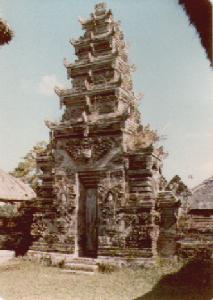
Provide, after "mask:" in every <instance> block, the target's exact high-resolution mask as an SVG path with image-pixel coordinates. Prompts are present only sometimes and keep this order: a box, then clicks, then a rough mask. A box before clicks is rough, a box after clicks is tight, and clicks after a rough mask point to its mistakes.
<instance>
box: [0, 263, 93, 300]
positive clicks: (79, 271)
mask: <svg viewBox="0 0 213 300" xmlns="http://www.w3.org/2000/svg"><path fill="white" fill-rule="evenodd" d="M61 272H62V273H66V274H79V275H94V274H95V272H92V271H82V270H69V269H62V270H61ZM0 300H1V299H0Z"/></svg>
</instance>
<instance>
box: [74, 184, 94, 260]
mask: <svg viewBox="0 0 213 300" xmlns="http://www.w3.org/2000/svg"><path fill="white" fill-rule="evenodd" d="M97 235H98V234H97V189H95V188H86V187H85V186H84V185H83V184H80V197H79V209H78V247H79V249H78V250H79V251H78V253H79V256H82V257H97V244H98V236H97Z"/></svg>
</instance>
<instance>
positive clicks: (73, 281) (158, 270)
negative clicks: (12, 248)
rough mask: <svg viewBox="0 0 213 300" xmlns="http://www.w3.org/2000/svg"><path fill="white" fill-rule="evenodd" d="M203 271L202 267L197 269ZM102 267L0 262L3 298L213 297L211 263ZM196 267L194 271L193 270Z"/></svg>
mask: <svg viewBox="0 0 213 300" xmlns="http://www.w3.org/2000/svg"><path fill="white" fill-rule="evenodd" d="M198 270H199V271H198ZM109 271H110V270H107V269H105V270H103V272H102V273H94V274H93V275H91V276H89V275H84V274H70V273H65V272H64V271H63V270H62V269H60V268H54V267H48V266H43V265H39V264H35V263H32V262H29V261H26V260H24V259H20V258H19V259H15V260H13V261H11V262H10V263H8V264H5V265H1V266H0V291H1V294H0V297H1V298H2V299H4V300H16V299H17V300H52V299H57V300H62V299H63V300H70V299H72V300H80V299H81V300H84V299H85V300H90V299H93V300H96V299H97V300H105V299H106V300H108V299H111V300H120V299H122V300H133V299H134V300H170V299H173V300H179V299H182V300H192V299H193V300H198V299H199V300H201V299H202V300H210V299H211V295H212V291H213V286H212V284H213V278H212V276H213V275H212V274H213V272H212V271H213V264H212V263H211V262H202V263H201V262H194V263H188V264H185V265H183V264H182V263H181V262H173V263H171V262H170V263H166V262H163V261H159V263H158V266H153V267H151V268H149V269H145V268H137V269H125V268H124V269H121V270H117V271H114V272H109ZM195 271H196V272H195Z"/></svg>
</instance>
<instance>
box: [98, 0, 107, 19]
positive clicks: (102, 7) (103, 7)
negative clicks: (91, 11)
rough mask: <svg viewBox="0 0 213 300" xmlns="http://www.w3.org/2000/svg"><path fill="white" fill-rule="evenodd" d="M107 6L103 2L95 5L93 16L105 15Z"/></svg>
mask: <svg viewBox="0 0 213 300" xmlns="http://www.w3.org/2000/svg"><path fill="white" fill-rule="evenodd" d="M106 8H107V5H106V3H105V2H101V3H98V4H96V5H95V15H96V16H98V15H103V14H105V13H106Z"/></svg>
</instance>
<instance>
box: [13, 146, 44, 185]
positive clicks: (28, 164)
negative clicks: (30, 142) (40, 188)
mask: <svg viewBox="0 0 213 300" xmlns="http://www.w3.org/2000/svg"><path fill="white" fill-rule="evenodd" d="M46 147H47V144H46V142H44V141H42V142H39V143H37V144H36V145H35V146H34V147H33V149H31V150H30V151H29V152H28V153H27V154H26V155H25V157H24V158H23V159H22V161H21V162H19V164H18V166H17V167H16V168H15V169H14V170H13V171H12V172H11V173H10V174H11V175H13V176H14V177H16V178H20V179H21V180H22V181H23V182H25V183H27V184H29V185H30V186H31V187H32V188H33V189H34V190H36V187H37V185H38V180H39V179H38V175H39V174H40V171H39V170H38V169H37V167H36V156H37V154H39V153H41V152H43V151H44V150H45V149H46Z"/></svg>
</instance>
